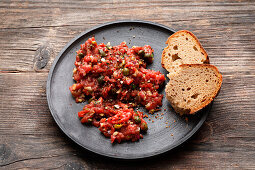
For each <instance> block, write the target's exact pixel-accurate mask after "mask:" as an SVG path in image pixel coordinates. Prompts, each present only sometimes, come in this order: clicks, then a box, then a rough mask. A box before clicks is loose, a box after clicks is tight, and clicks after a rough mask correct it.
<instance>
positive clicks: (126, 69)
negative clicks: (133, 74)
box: [123, 68, 129, 76]
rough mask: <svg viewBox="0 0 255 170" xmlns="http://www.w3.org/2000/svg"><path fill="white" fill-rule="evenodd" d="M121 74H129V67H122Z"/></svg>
mask: <svg viewBox="0 0 255 170" xmlns="http://www.w3.org/2000/svg"><path fill="white" fill-rule="evenodd" d="M123 74H124V75H125V76H128V75H129V69H128V68H124V69H123Z"/></svg>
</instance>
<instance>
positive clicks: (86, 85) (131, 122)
mask: <svg viewBox="0 0 255 170" xmlns="http://www.w3.org/2000/svg"><path fill="white" fill-rule="evenodd" d="M153 58H154V56H153V49H152V48H151V47H150V46H149V45H145V46H144V47H132V48H128V46H127V45H126V43H125V42H122V43H121V44H120V45H118V46H110V44H109V43H108V44H107V45H105V44H104V43H101V44H97V42H96V41H95V38H94V37H92V38H89V39H88V40H87V41H86V42H85V44H82V45H81V48H80V50H78V51H77V56H76V61H75V68H74V70H73V79H74V80H75V81H76V83H75V84H73V85H72V86H71V87H70V91H71V93H72V95H73V97H74V98H75V100H76V102H83V101H85V100H86V99H88V98H90V99H89V104H88V105H86V106H85V107H84V108H83V111H81V112H79V113H78V114H79V117H80V118H81V122H82V123H92V124H93V125H94V126H96V127H100V128H99V130H100V131H101V132H102V133H103V134H104V135H105V136H106V137H111V141H112V142H114V141H117V142H121V141H123V140H131V141H136V140H138V139H139V138H141V137H142V135H141V134H140V130H142V131H146V130H147V129H148V127H147V123H146V122H145V121H144V119H143V113H142V112H139V111H137V112H136V111H134V110H133V107H136V106H137V105H142V106H145V108H146V109H147V110H148V111H149V112H154V111H155V110H157V109H158V108H159V107H160V106H161V105H162V103H161V101H162V98H163V95H162V94H159V93H158V89H159V87H160V85H161V84H163V82H164V81H165V77H164V75H163V74H161V73H160V72H159V71H154V70H149V69H146V63H151V62H152V61H153Z"/></svg>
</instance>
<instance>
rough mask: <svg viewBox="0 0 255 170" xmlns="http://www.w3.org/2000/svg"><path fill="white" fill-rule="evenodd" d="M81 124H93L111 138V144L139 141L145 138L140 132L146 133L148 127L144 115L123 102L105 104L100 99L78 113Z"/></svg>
mask: <svg viewBox="0 0 255 170" xmlns="http://www.w3.org/2000/svg"><path fill="white" fill-rule="evenodd" d="M78 116H79V117H80V118H81V123H92V124H93V125H94V126H96V127H99V130H100V131H101V132H102V133H103V134H104V135H105V136H106V137H110V138H111V142H112V143H113V142H114V141H116V142H119V143H120V142H121V141H124V140H131V141H137V140H138V139H140V138H143V136H142V134H140V131H143V132H146V131H147V130H148V125H147V123H146V121H145V120H144V119H143V113H142V112H140V111H135V110H134V109H133V108H131V107H129V105H127V104H124V103H122V102H117V103H112V102H110V101H107V102H104V100H103V98H102V97H100V98H99V99H98V100H92V101H91V102H90V103H89V104H87V105H85V106H84V108H83V110H82V111H80V112H78Z"/></svg>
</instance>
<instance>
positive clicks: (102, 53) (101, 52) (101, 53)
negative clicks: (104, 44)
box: [98, 49, 106, 57]
mask: <svg viewBox="0 0 255 170" xmlns="http://www.w3.org/2000/svg"><path fill="white" fill-rule="evenodd" d="M98 51H99V53H100V55H101V56H102V57H105V56H106V54H105V52H104V51H103V50H102V49H98Z"/></svg>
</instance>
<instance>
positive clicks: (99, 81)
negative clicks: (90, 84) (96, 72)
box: [97, 76, 104, 84]
mask: <svg viewBox="0 0 255 170" xmlns="http://www.w3.org/2000/svg"><path fill="white" fill-rule="evenodd" d="M97 81H98V83H99V84H104V76H100V77H98V78H97Z"/></svg>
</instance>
